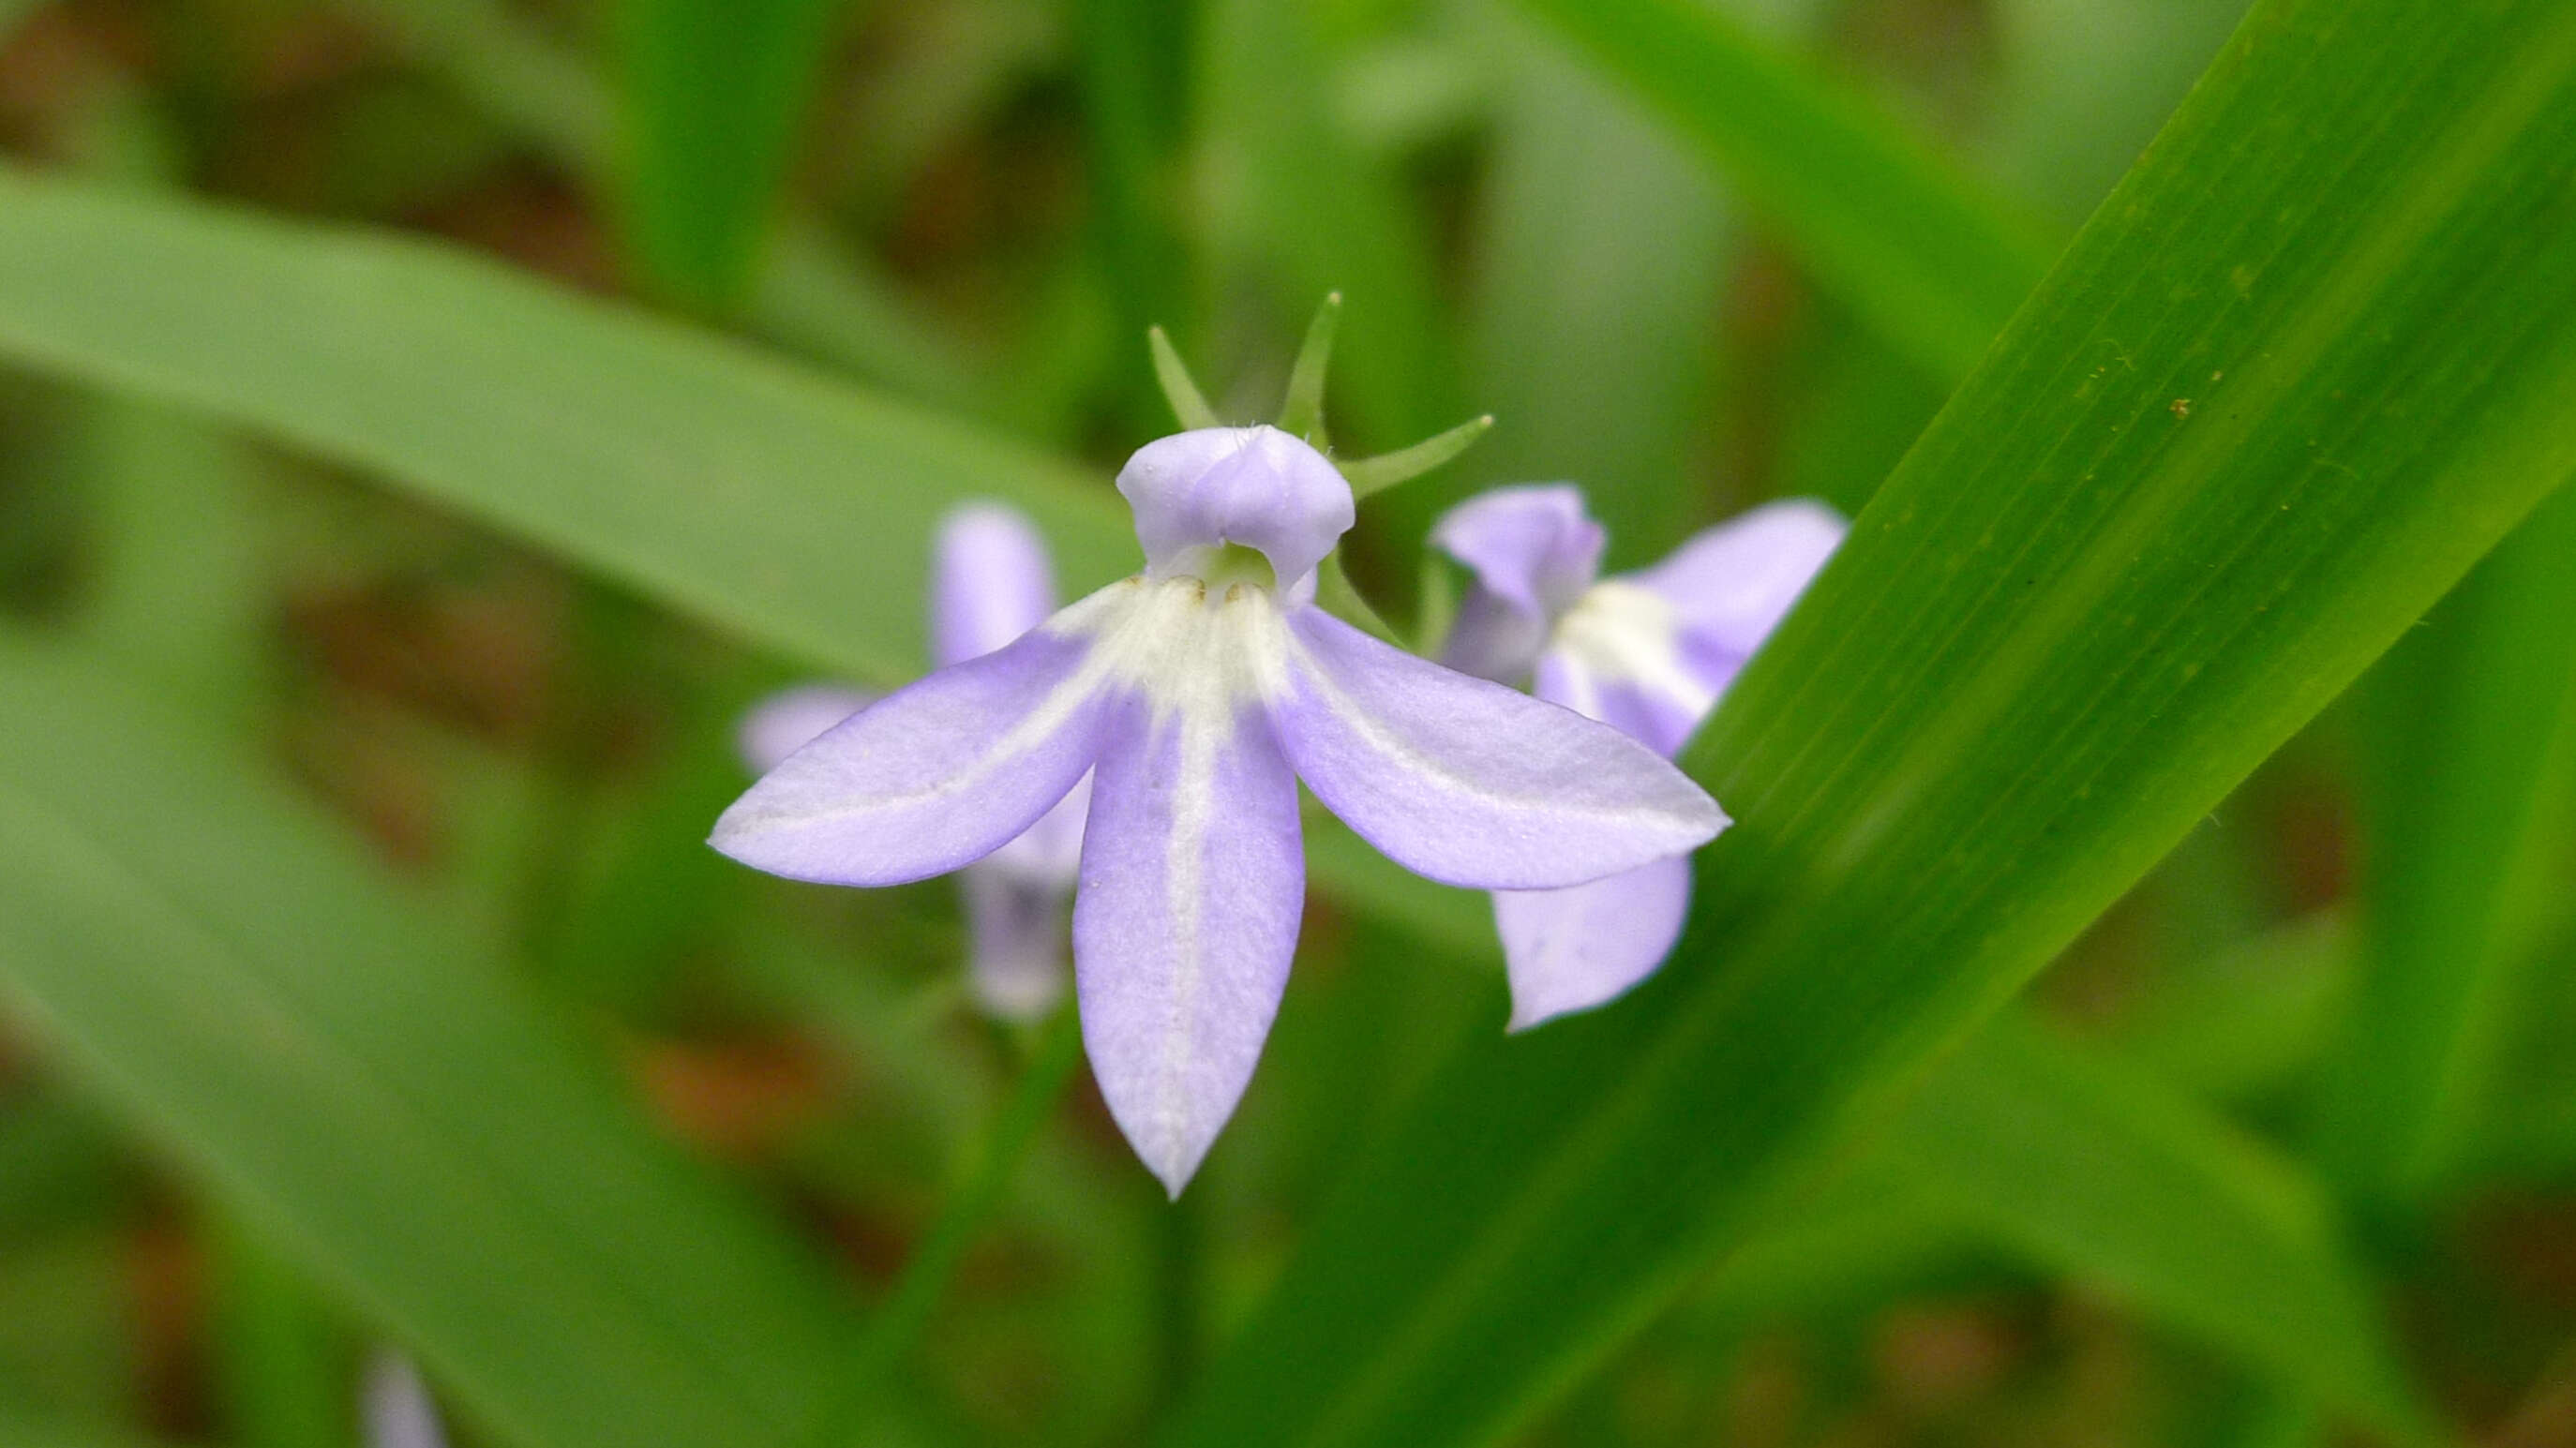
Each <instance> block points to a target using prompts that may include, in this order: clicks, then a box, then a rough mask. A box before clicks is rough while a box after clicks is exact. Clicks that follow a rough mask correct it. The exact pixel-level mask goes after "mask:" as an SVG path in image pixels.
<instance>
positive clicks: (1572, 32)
mask: <svg viewBox="0 0 2576 1448" xmlns="http://www.w3.org/2000/svg"><path fill="white" fill-rule="evenodd" d="M1525 3H1526V4H1527V6H1528V8H1529V9H1530V10H1532V11H1533V12H1535V13H1536V14H1537V15H1539V16H1540V17H1541V18H1543V19H1544V20H1545V21H1546V22H1547V23H1548V24H1550V25H1551V26H1553V27H1554V28H1555V29H1556V30H1557V32H1558V33H1559V34H1561V35H1563V36H1564V37H1565V38H1567V39H1568V40H1570V41H1572V42H1574V43H1575V45H1576V46H1577V47H1578V48H1580V49H1581V50H1582V51H1583V52H1585V53H1586V54H1588V55H1589V56H1590V57H1591V58H1592V59H1593V60H1594V61H1595V62H1596V63H1597V64H1598V65H1600V66H1601V67H1602V69H1603V70H1604V71H1605V72H1606V73H1607V74H1608V75H1609V76H1610V77H1612V78H1614V79H1616V80H1617V81H1619V82H1620V83H1621V84H1622V85H1623V86H1624V87H1625V88H1626V89H1627V90H1628V91H1630V92H1631V93H1632V94H1634V95H1635V96H1636V97H1637V98H1638V99H1640V100H1642V101H1644V102H1645V103H1646V104H1647V105H1648V106H1650V107H1652V108H1653V109H1654V110H1656V111H1657V112H1659V113H1660V114H1661V115H1662V116H1663V117H1664V118H1665V119H1666V120H1667V121H1668V122H1670V123H1672V124H1673V125H1674V126H1675V127H1676V129H1678V130H1679V131H1680V132H1681V133H1682V134H1683V135H1685V136H1687V137H1689V138H1690V139H1691V140H1693V141H1696V142H1698V143H1699V144H1700V145H1701V146H1702V147H1704V148H1705V149H1706V150H1707V151H1708V152H1709V153H1710V154H1711V155H1712V156H1713V157H1714V158H1715V159H1716V160H1717V161H1718V163H1719V164H1720V165H1721V166H1722V167H1723V168H1724V169H1725V170H1726V172H1727V174H1728V177H1729V179H1731V180H1732V181H1733V182H1734V183H1735V184H1736V186H1737V187H1738V188H1740V189H1741V190H1742V192H1743V194H1744V196H1745V197H1746V199H1747V200H1748V201H1750V202H1751V203H1752V204H1753V205H1754V206H1755V207H1756V208H1757V209H1758V210H1759V211H1760V212H1761V213H1762V215H1763V217H1764V219H1766V220H1768V221H1770V222H1771V223H1772V224H1774V225H1776V226H1778V227H1779V228H1780V229H1781V230H1782V232H1783V233H1784V234H1786V236H1787V237H1788V238H1789V239H1790V241H1791V242H1792V243H1793V244H1794V245H1795V246H1796V248H1797V250H1798V254H1799V256H1800V258H1801V259H1802V260H1804V261H1805V262H1806V263H1807V265H1808V266H1810V267H1812V268H1813V269H1814V270H1815V273H1816V275H1817V277H1818V279H1819V280H1820V281H1822V282H1823V283H1824V284H1825V285H1826V286H1827V287H1829V288H1831V289H1833V290H1834V291H1835V292H1837V293H1839V294H1841V295H1842V296H1843V297H1844V299H1845V300H1846V301H1848V302H1849V303H1850V304H1851V305H1852V306H1853V307H1855V308H1856V309H1858V310H1859V311H1860V312H1861V313H1862V314H1863V315H1865V316H1867V317H1869V318H1870V319H1871V320H1872V321H1874V322H1875V323H1876V324H1877V325H1878V326H1879V327H1880V328H1882V329H1883V330H1884V331H1885V332H1886V334H1887V336H1888V337H1889V339H1890V340H1892V341H1894V342H1895V343H1896V344H1898V345H1899V346H1900V347H1902V348H1903V349H1904V350H1905V351H1906V353H1907V354H1908V355H1909V356H1911V357H1913V358H1914V359H1915V360H1916V361H1917V362H1918V363H1920V364H1922V365H1923V366H1924V367H1925V368H1927V369H1929V370H1930V371H1931V372H1932V373H1933V375H1935V376H1937V377H1942V378H1955V377H1958V376H1961V375H1963V374H1964V373H1966V371H1967V370H1968V368H1969V367H1970V366H1971V365H1972V364H1973V363H1975V361H1976V360H1977V358H1978V357H1980V356H1982V355H1983V354H1984V353H1985V350H1986V347H1987V345H1988V344H1989V343H1991V342H1992V341H1993V340H1994V337H1995V333H1996V331H1997V330H1998V329H2000V328H2001V327H2002V326H2003V324H2004V321H2005V319H2007V318H2009V317H2010V316H2011V315H2012V314H2013V309H2014V308H2016V307H2018V306H2020V305H2021V303H2022V300H2023V298H2025V297H2026V296H2028V295H2029V293H2030V288H2031V287H2032V286H2033V285H2034V284H2036V283H2037V282H2038V280H2039V278H2040V274H2041V272H2042V271H2043V270H2044V269H2045V268H2046V266H2047V264H2048V260H2049V258H2050V257H2051V256H2052V255H2054V254H2055V251H2056V248H2055V246H2054V245H2053V244H2052V243H2051V240H2050V238H2049V236H2048V233H2047V231H2046V229H2045V228H2044V227H2043V226H2041V225H2040V224H2039V223H2037V222H2035V221H2032V220H2031V219H2029V218H2027V217H2025V216H2022V215H2020V214H2018V213H2017V212H2016V211H2014V210H2013V209H2012V208H2010V207H2008V206H2006V205H2005V204H2004V203H2003V202H2002V201H2001V200H1999V199H1997V198H1994V197H1992V196H1989V195H1986V194H1984V192H1983V191H1982V190H1981V189H1980V188H1978V187H1977V186H1975V185H1974V184H1973V183H1971V182H1970V181H1969V180H1968V179H1967V177H1966V176H1965V175H1963V174H1961V173H1959V172H1958V171H1957V170H1956V169H1955V168H1954V167H1952V166H1950V165H1948V164H1946V163H1944V162H1942V161H1939V160H1936V159H1934V158H1933V157H1932V156H1930V155H1929V154H1927V153H1925V152H1924V151H1923V150H1922V149H1921V148H1920V147H1919V146H1918V145H1917V144H1916V143H1914V142H1913V141H1911V140H1910V139H1908V138H1907V137H1906V136H1905V135H1904V134H1903V133H1902V131H1901V130H1900V129H1899V128H1898V127H1897V125H1896V124H1895V123H1894V122H1893V121H1892V120H1891V119H1889V118H1888V117H1886V116H1884V115H1882V114H1879V113H1878V111H1877V110H1876V108H1875V107H1872V106H1870V105H1868V104H1866V103H1864V102H1863V101H1861V100H1860V99H1859V98H1858V97H1856V96H1853V95H1850V94H1846V93H1844V92H1842V91H1839V90H1837V89H1836V88H1834V87H1833V86H1831V85H1828V84H1826V83H1824V82H1822V81H1820V80H1818V79H1817V78H1815V77H1814V76H1811V75H1809V74H1807V73H1806V72H1805V71H1804V70H1803V69H1802V68H1801V67H1799V66H1798V65H1796V64H1794V63H1793V62H1791V61H1789V60H1788V59H1786V58H1784V57H1782V56H1780V55H1778V54H1775V53H1774V52H1773V51H1772V49H1771V48H1770V47H1769V46H1768V45H1767V44H1766V43H1765V42H1763V41H1761V40H1758V39H1756V38H1755V37H1754V36H1752V35H1751V34H1749V33H1748V32H1747V31H1745V30H1744V29H1743V27H1742V25H1741V23H1740V22H1738V21H1736V20H1733V19H1731V18H1730V17H1728V16H1727V15H1726V14H1725V13H1724V12H1723V11H1722V10H1720V9H1719V8H1718V7H1715V6H1711V5H1702V4H1695V3H1692V0H1630V3H1625V4H1619V5H1594V4H1587V3H1584V0H1525Z"/></svg>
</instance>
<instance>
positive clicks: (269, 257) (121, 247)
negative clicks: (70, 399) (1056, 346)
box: [0, 173, 1135, 682]
mask: <svg viewBox="0 0 2576 1448" xmlns="http://www.w3.org/2000/svg"><path fill="white" fill-rule="evenodd" d="M0 351H5V352H6V353H7V354H8V355H10V356H12V357H15V358H17V359H19V360H21V361H23V362H28V363H32V364H34V365H37V366H40V367H44V368H46V369H48V370H52V371H56V372H60V373H63V374H67V375H70V376H74V377H79V378H83V379H86V380H89V381H93V382H97V383H100V384H103V385H107V386H111V387H117V388H122V389H128V390H133V391H139V392H143V393H146V394H149V395H152V396H155V397H159V398H162V399H164V400H167V401H171V402H175V403H179V404H181V405H183V406H187V407H191V408H195V409H198V410H201V411H203V412H205V413H208V414H210V415H212V416H214V417H217V418H220V419H222V420H225V421H229V422H235V423H239V424H241V425H244V426H248V427H251V428H254V429H256V430H258V431H260V432H263V433H265V434H268V435H270V436H272V437H277V438H281V439H284V440H286V441H289V442H293V443H297V444H299V445H302V446H305V447H308V448H311V449H313V450H314V451H315V452H317V453H320V454H322V455H324V456H326V457H330V458H332V459H335V460H337V461H340V462H343V463H350V464H355V465H358V466H361V467H364V468H367V469H370V470H371V471H374V472H377V473H380V474H382V475H384V476H385V477H386V478H388V479H389V480H391V481H394V482H397V483H399V484H402V485H405V486H407V487H409V488H411V489H413V490H415V491H416V492H418V493H420V494H421V495H423V496H425V497H429V498H431V499H433V500H435V501H438V502H440V503H443V504H445V505H447V506H450V507H453V508H456V509H457V510H459V511H461V512H464V513H466V514H468V515H470V516H473V517H476V518H480V519H482V520H483V521H485V522H488V523H491V524H493V525H496V526H498V527H501V528H503V529H505V530H507V531H509V532H511V533H513V534H514V535H516V536H519V537H523V538H526V539H529V540H531V541H534V542H536V543H539V544H541V545H543V546H546V547H549V548H552V549H554V550H556V551H558V552H560V553H561V554H563V555H564V556H566V557H568V558H572V559H574V560H577V561H579V562H581V563H583V564H584V565H587V566H589V567H592V568H596V569H598V570H600V571H602V572H605V573H607V574H609V575H611V576H613V577H617V578H619V579H622V580H624V581H625V582H627V583H629V584H632V585H634V586H637V587H639V588H641V589H643V590H645V591H646V592H648V593H650V594H652V595H654V596H655V597H658V598H661V599H663V600H665V601H668V602H671V603H675V604H677V605H679V606H681V607H683V608H685V609H688V610H689V611H691V612H694V613H697V614H699V615H700V616H702V617H705V618H708V619H710V620H713V621H714V622H716V623H718V624H719V625H721V626H725V627H728V628H730V629H732V630H734V631H735V632H738V633H742V634H747V635H750V636H753V637H758V638H762V639H764V640H767V641H769V642H771V643H773V644H775V645H778V646H782V647H785V648H788V649H790V650H791V651H793V652H795V653H797V654H799V655H802V656H804V657H806V658H809V659H811V660H813V661H815V662H816V663H818V664H822V665H826V666H829V667H833V668H836V669H839V670H842V671H844V672H847V673H849V674H851V675H852V676H854V677H857V678H860V679H865V680H876V681H880V682H882V681H890V680H898V679H903V678H908V677H911V676H912V675H913V674H914V673H916V672H918V670H919V667H920V664H919V660H920V658H921V651H922V644H921V636H920V625H919V619H920V604H919V600H920V599H921V598H923V597H924V596H925V595H924V593H923V592H922V590H923V587H924V585H925V579H926V574H927V570H928V546H927V542H928V539H929V537H930V534H931V530H932V528H933V527H934V526H935V524H936V521H937V519H938V516H939V514H940V513H941V512H943V511H944V510H945V509H947V508H948V507H950V506H953V505H954V504H955V503H957V502H959V501H962V500H964V499H967V498H972V497H978V496H984V497H992V498H997V499H1000V500H1001V501H1004V502H1008V503H1011V504H1013V505H1015V506H1017V507H1020V508H1022V509H1024V510H1025V511H1027V512H1028V513H1030V514H1031V515H1032V516H1033V517H1035V518H1036V520H1037V521H1038V523H1039V525H1040V527H1041V528H1043V529H1044V530H1045V531H1046V533H1047V535H1048V537H1049V539H1050V540H1051V542H1052V544H1053V546H1054V548H1055V550H1056V559H1057V567H1058V571H1059V573H1060V575H1061V576H1062V577H1063V578H1064V580H1065V581H1066V583H1067V584H1068V585H1071V586H1076V587H1090V586H1096V585H1097V584H1099V583H1103V582H1106V581H1108V580H1109V579H1111V578H1114V577H1117V576H1119V575H1120V574H1123V573H1125V572H1127V571H1129V570H1130V569H1132V568H1133V566H1134V562H1135V549H1134V543H1133V540H1132V538H1131V537H1129V536H1128V535H1127V532H1126V530H1125V529H1124V528H1123V527H1122V526H1120V519H1119V510H1118V507H1117V504H1116V501H1115V498H1114V496H1113V495H1112V494H1110V493H1109V491H1108V489H1107V488H1106V487H1104V486H1101V485H1100V484H1099V483H1098V482H1097V481H1094V480H1090V479H1086V478H1085V477H1083V476H1082V475H1081V474H1080V473H1078V472H1076V471H1074V470H1072V469H1070V468H1067V467H1065V466H1063V465H1062V464H1060V463H1057V462H1054V461H1052V460H1050V459H1047V458H1045V457H1044V456H1042V455H1039V454H1036V453H1033V452H1031V451H1029V450H1027V449H1024V448H1021V447H1018V446H1015V445H1013V444H1010V443H1008V442H1005V441H1002V440H999V439H997V438H995V437H993V436H991V435H990V434H987V433H984V432H981V431H979V430H977V429H974V428H972V427H970V426H967V425H964V424H960V423H957V422H953V421H950V420H948V419H946V418H943V417H940V416H937V415H934V414H931V413H927V412H923V411H920V410H917V409H913V408H910V407H907V406H904V405H902V404H899V403H894V402H890V401H885V400H881V399H879V398H877V397H874V396H871V395H869V394H866V393H862V392H859V391H856V390H854V389H849V388H845V387H841V386H837V385H834V384H832V383H829V382H827V381H825V380H824V379H822V378H820V377H818V376H816V375H814V374H811V373H808V372H805V371H803V370H801V369H798V368H795V367H793V366H790V365H788V364H785V363H782V362H780V361H778V360H776V359H774V358H770V357H767V356H764V355H762V354H761V353H759V352H756V351H754V350H752V349H750V348H747V347H742V346H738V345H735V344H731V343H727V342H723V341H720V340H717V339H715V338H711V337H709V336H707V335H705V334H703V333H699V332H695V331H692V330H689V329H687V328H683V327H679V326H674V325H671V324H667V323H662V322H657V321H655V320H653V319H650V318H647V317H644V316H641V315H638V314H635V313H633V312H629V311H626V310H623V309H620V308H616V307H611V306H605V305H602V304H599V303H596V302H590V301H586V300H583V299H580V298H576V297H573V296H571V295H569V294H567V293H564V292H562V291H560V290H558V289H555V288H552V287H548V286H545V285H543V284H541V283H538V282H535V281H532V280H530V279H527V278H525V277H521V276H517V275H514V274H512V273H510V272H508V271H507V270H505V269H503V268H501V267H498V266H494V265H490V264H488V263H484V262H481V261H479V260H476V259H473V258H470V257H466V256H464V255H461V254H458V253H452V252H449V251H446V250H444V249H441V248H437V247H430V246H423V245H420V244H417V243H411V242H404V241H398V240H393V239H390V238H385V237H378V236H369V235H365V234H362V233H352V232H337V231H328V230H323V229H319V228H313V227H303V226H295V225H291V224H286V223H280V222H274V221H267V220H263V219H259V218H254V217H250V216H245V215H238V214H232V213H227V212H222V211H218V210H214V209H211V208H206V207H202V206H192V205H188V204H184V203H173V202H159V201H154V200H152V199H150V198H145V197H133V196H119V195H115V194H111V193H107V192H101V191H91V190H85V189H83V188H80V187H76V186H69V185H65V184H62V183H58V182H51V181H44V180H38V179H33V178H29V177H26V176H25V175H23V174H9V173H0Z"/></svg>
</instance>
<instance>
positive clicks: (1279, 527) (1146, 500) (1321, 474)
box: [1118, 427, 1357, 592]
mask: <svg viewBox="0 0 2576 1448" xmlns="http://www.w3.org/2000/svg"><path fill="white" fill-rule="evenodd" d="M1118 491H1119V492H1120V493H1121V494H1122V495H1124V496H1125V497H1126V499H1127V504H1128V506H1129V507H1130V508H1132V509H1133V510H1134V511H1135V514H1136V541H1137V542H1139V543H1141V544H1143V545H1144V548H1145V575H1146V576H1147V577H1149V578H1158V579H1159V578H1172V577H1180V576H1187V577H1197V578H1202V579H1204V578H1206V576H1207V573H1206V570H1207V568H1208V566H1209V565H1210V564H1211V562H1213V555H1214V554H1215V553H1216V552H1217V551H1218V550H1220V549H1223V548H1224V547H1226V546H1227V545H1229V544H1231V545H1233V546H1236V547H1241V548H1250V549H1254V550H1256V551H1257V552H1259V553H1260V554H1261V555H1262V556H1263V557H1264V558H1267V559H1269V560H1270V567H1271V569H1272V571H1273V572H1274V573H1275V575H1276V576H1277V586H1278V587H1279V588H1280V589H1281V590H1282V591H1283V592H1284V591H1286V590H1290V589H1294V588H1295V587H1296V586H1297V585H1298V583H1299V582H1301V581H1302V580H1304V579H1305V578H1306V576H1307V575H1308V574H1311V573H1313V572H1314V571H1315V566H1316V565H1317V564H1319V563H1321V562H1323V561H1324V555H1325V554H1327V553H1330V552H1332V551H1333V546H1334V544H1335V543H1337V542H1339V541H1340V539H1341V536H1342V535H1343V534H1344V533H1347V532H1349V531H1350V528H1351V522H1352V520H1353V519H1354V518H1355V517H1356V516H1357V505H1356V504H1354V503H1353V502H1352V501H1351V485H1350V484H1349V483H1347V482H1345V481H1343V479H1342V475H1341V474H1340V473H1339V472H1338V471H1336V470H1335V469H1334V467H1333V465H1332V463H1331V462H1329V461H1327V460H1326V459H1325V457H1324V455H1323V454H1322V453H1319V452H1317V451H1315V450H1314V449H1313V448H1311V447H1309V446H1307V445H1306V444H1305V443H1304V442H1302V441H1300V440H1299V439H1297V438H1294V437H1290V436H1289V435H1288V434H1286V433H1284V432H1281V431H1280V430H1279V429H1277V428H1275V427H1208V428H1201V429H1199V430H1198V431H1196V432H1184V433H1176V434H1174V435H1172V436H1170V437H1166V438H1160V439H1157V440H1156V441H1153V442H1149V443H1147V444H1145V445H1144V446H1143V447H1141V448H1138V449H1137V450H1136V454H1135V456H1133V457H1131V458H1129V459H1128V460H1127V466H1125V467H1123V468H1121V469H1119V470H1118Z"/></svg>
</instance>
